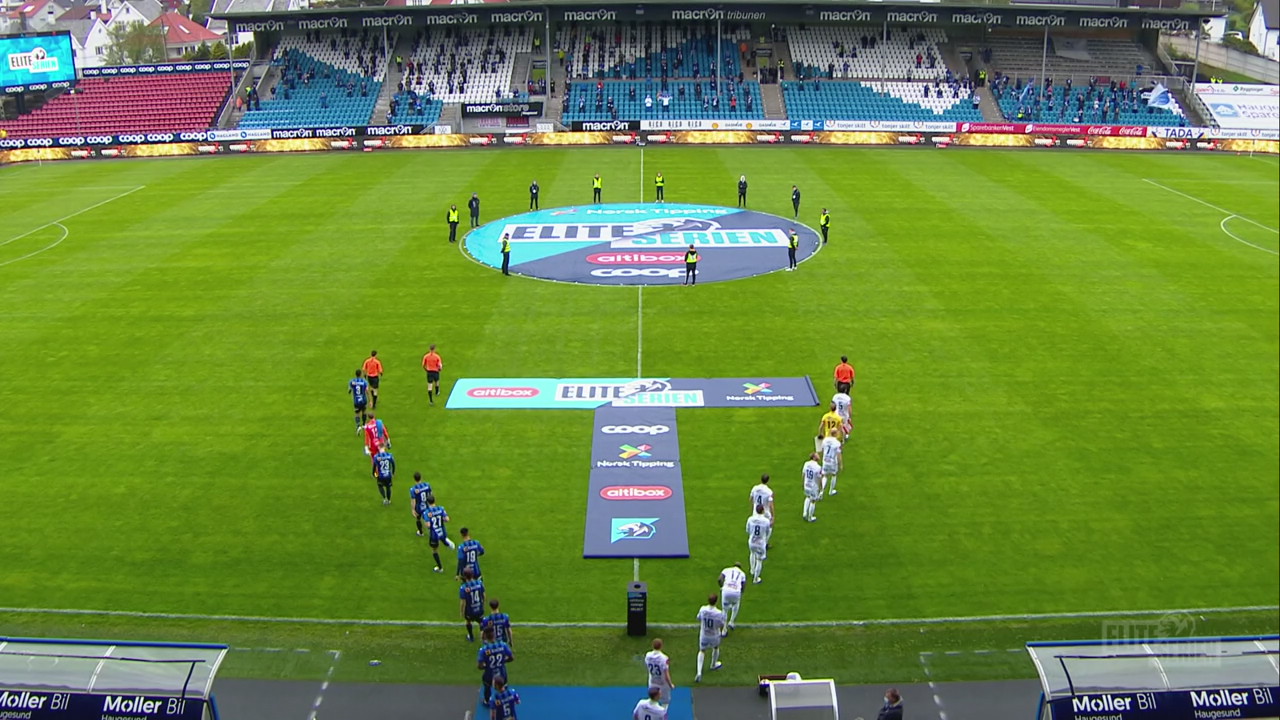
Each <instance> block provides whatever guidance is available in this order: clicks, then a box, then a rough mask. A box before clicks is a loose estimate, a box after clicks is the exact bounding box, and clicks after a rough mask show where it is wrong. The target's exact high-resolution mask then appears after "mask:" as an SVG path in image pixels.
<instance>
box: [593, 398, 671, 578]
mask: <svg viewBox="0 0 1280 720" xmlns="http://www.w3.org/2000/svg"><path fill="white" fill-rule="evenodd" d="M588 493H589V494H588V496H587V529H586V535H585V537H584V539H583V545H582V556H583V557H588V558H655V557H660V558H686V557H689V535H688V532H687V530H686V526H685V517H684V487H683V483H682V478H681V471H680V443H679V441H678V440H677V439H676V411H675V409H674V408H671V407H616V406H613V405H603V406H601V407H600V408H598V409H597V410H596V413H595V431H594V433H593V435H592V439H591V479H590V482H589V490H588Z"/></svg>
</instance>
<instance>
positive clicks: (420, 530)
mask: <svg viewBox="0 0 1280 720" xmlns="http://www.w3.org/2000/svg"><path fill="white" fill-rule="evenodd" d="M416 522H417V523H418V534H419V535H421V534H422V518H418V519H417V521H416Z"/></svg>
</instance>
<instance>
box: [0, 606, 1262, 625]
mask: <svg viewBox="0 0 1280 720" xmlns="http://www.w3.org/2000/svg"><path fill="white" fill-rule="evenodd" d="M1277 610H1280V605H1242V606H1239V607H1216V608H1171V609H1166V610H1089V611H1084V612H1063V613H1026V614H1006V615H961V616H955V617H932V618H880V619H869V620H812V621H799V622H762V623H743V624H742V625H741V627H751V628H761V629H768V628H804V627H882V626H893V625H952V624H967V623H983V622H1006V621H1025V620H1072V619H1080V618H1105V617H1118V618H1119V617H1152V616H1162V615H1177V614H1185V615H1219V614H1223V613H1233V612H1275V611H1277ZM0 613H14V614H19V615H96V616H103V617H131V618H148V619H152V620H210V621H225V622H258V623H282V624H294V625H357V626H365V627H456V626H457V625H458V623H457V622H456V621H452V620H450V621H443V620H370V619H359V618H306V617H270V616H260V615H201V614H194V613H164V612H141V611H137V610H79V609H73V608H17V607H0ZM520 625H521V626H522V627H535V628H612V629H617V628H621V627H626V623H616V622H615V623H609V622H522V623H520ZM649 625H650V626H652V627H657V628H661V629H664V630H665V629H673V628H687V627H693V626H694V625H696V623H649Z"/></svg>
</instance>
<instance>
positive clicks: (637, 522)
mask: <svg viewBox="0 0 1280 720" xmlns="http://www.w3.org/2000/svg"><path fill="white" fill-rule="evenodd" d="M658 520H659V518H613V519H612V521H611V522H610V531H609V536H610V540H609V544H610V545H612V544H613V543H616V542H618V541H620V540H648V539H650V538H652V537H653V536H654V535H656V534H657V533H658V530H657V528H655V527H654V524H655V523H657V522H658Z"/></svg>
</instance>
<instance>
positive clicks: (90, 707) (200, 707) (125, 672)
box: [0, 637, 227, 720]
mask: <svg viewBox="0 0 1280 720" xmlns="http://www.w3.org/2000/svg"><path fill="white" fill-rule="evenodd" d="M226 654H227V646H226V645H208V644H199V643H154V642H112V641H105V640H48V639H40V638H8V637H0V715H4V712H2V711H9V712H12V713H15V715H14V716H15V717H25V718H32V719H33V720H37V719H38V720H43V719H45V718H67V719H68V720H75V719H76V718H101V717H106V716H111V717H125V716H128V717H139V718H153V717H164V718H166V719H167V720H218V709H217V705H216V704H215V703H214V701H213V694H212V688H213V679H214V676H215V675H217V673H218V668H219V666H221V664H222V660H223V658H224V657H226ZM5 717H8V715H5Z"/></svg>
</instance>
